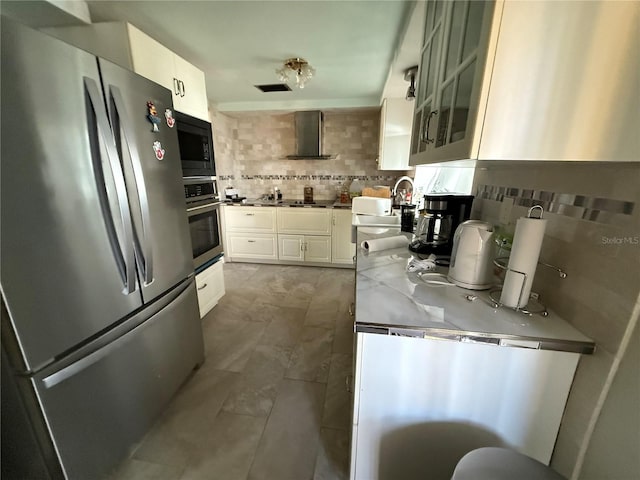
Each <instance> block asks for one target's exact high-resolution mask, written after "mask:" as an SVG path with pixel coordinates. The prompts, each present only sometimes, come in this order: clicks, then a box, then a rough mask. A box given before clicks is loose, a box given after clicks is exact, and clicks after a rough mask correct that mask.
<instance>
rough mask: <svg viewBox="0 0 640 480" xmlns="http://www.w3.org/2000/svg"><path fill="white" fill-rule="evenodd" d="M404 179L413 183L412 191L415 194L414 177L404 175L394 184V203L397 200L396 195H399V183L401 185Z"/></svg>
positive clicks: (392, 192)
mask: <svg viewBox="0 0 640 480" xmlns="http://www.w3.org/2000/svg"><path fill="white" fill-rule="evenodd" d="M404 180H406V181H407V182H409V183H410V184H411V193H412V194H413V179H412V178H411V177H408V176H406V175H403V176H402V177H400V178H399V179H398V180H396V184H395V185H394V186H393V190H392V191H391V194H392V195H393V202H394V203H395V201H396V196H397V195H398V185H400V183H401V182H403V181H404Z"/></svg>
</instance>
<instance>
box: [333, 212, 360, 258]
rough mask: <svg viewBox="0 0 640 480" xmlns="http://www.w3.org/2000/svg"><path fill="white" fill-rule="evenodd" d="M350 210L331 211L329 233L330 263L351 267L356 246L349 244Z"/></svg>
mask: <svg viewBox="0 0 640 480" xmlns="http://www.w3.org/2000/svg"><path fill="white" fill-rule="evenodd" d="M351 217H352V214H351V210H350V209H344V210H337V209H335V210H333V229H332V231H331V262H332V263H348V264H350V265H353V263H354V261H353V257H354V255H355V254H356V244H355V243H351Z"/></svg>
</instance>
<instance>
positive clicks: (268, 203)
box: [224, 198, 351, 210]
mask: <svg viewBox="0 0 640 480" xmlns="http://www.w3.org/2000/svg"><path fill="white" fill-rule="evenodd" d="M224 204H225V205H232V206H237V207H303V208H345V209H346V208H348V209H349V210H351V203H341V202H340V201H339V200H316V201H315V202H314V203H303V202H302V200H297V199H284V200H262V199H260V198H254V199H247V200H244V201H243V202H231V201H225V202H224Z"/></svg>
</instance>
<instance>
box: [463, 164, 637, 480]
mask: <svg viewBox="0 0 640 480" xmlns="http://www.w3.org/2000/svg"><path fill="white" fill-rule="evenodd" d="M478 185H495V186H504V187H516V188H528V189H535V190H545V191H551V192H557V193H570V194H579V195H587V196H594V197H603V198H611V199H617V200H625V201H630V202H635V208H634V211H633V214H632V215H626V216H624V220H625V221H624V222H618V223H616V224H615V225H611V224H604V223H596V222H592V221H585V220H581V219H575V218H570V217H567V216H563V215H558V214H553V213H548V214H545V217H546V218H547V219H548V220H549V221H548V223H547V230H546V233H545V239H544V242H543V246H542V250H541V254H540V258H541V260H543V261H546V262H548V263H551V264H554V265H558V266H559V267H561V268H562V269H563V270H565V271H566V272H567V273H568V276H567V278H566V279H562V280H561V279H560V278H559V277H558V275H557V274H556V273H554V272H553V271H552V270H549V269H546V268H544V267H538V270H537V272H536V277H535V282H534V291H537V292H539V293H540V294H541V299H542V301H543V303H545V304H546V305H547V306H548V307H549V308H551V309H553V310H555V311H556V312H557V313H558V314H559V315H560V316H561V317H563V318H564V319H565V320H567V321H568V322H570V323H572V324H573V325H574V326H575V327H576V328H578V329H579V330H580V331H582V332H583V333H584V334H585V335H588V336H589V337H591V338H593V339H594V340H595V342H596V344H597V352H596V353H595V354H594V355H588V356H583V357H582V358H581V360H580V364H579V367H578V370H577V372H576V376H575V379H574V383H573V385H572V389H571V393H570V395H569V399H568V402H567V407H566V410H565V415H564V417H563V421H562V425H561V428H560V432H559V435H558V440H557V443H556V447H555V450H554V455H553V458H552V466H553V467H554V468H555V469H556V470H557V471H559V472H560V473H561V474H563V475H565V476H567V477H570V476H571V474H572V472H573V470H574V467H575V465H576V459H577V455H578V452H579V450H580V448H581V446H582V445H583V444H584V443H588V442H589V440H590V439H589V438H587V436H586V435H587V425H588V424H589V421H590V420H591V418H592V416H593V415H597V414H598V413H599V411H598V410H597V409H598V407H597V405H596V402H597V400H598V396H599V395H600V392H601V390H602V388H603V385H604V382H605V380H606V378H607V375H608V374H609V371H610V369H611V368H612V364H613V359H614V357H615V356H616V354H618V349H619V348H620V341H621V339H622V337H623V335H624V333H625V330H626V329H627V326H628V325H629V322H630V319H631V315H632V309H633V306H634V304H635V302H636V300H637V297H638V293H639V292H640V273H638V272H640V188H638V187H639V186H640V165H638V164H620V163H597V164H596V163H582V162H581V163H561V162H524V161H511V162H480V163H479V164H478V168H477V170H476V175H475V178H474V188H473V191H474V192H476V191H477V187H478ZM526 211H527V209H526V208H524V207H514V208H513V210H512V214H511V220H510V225H509V226H507V227H506V228H507V229H508V230H509V229H510V230H511V231H513V228H514V226H515V222H516V220H517V218H518V217H520V216H524V215H526ZM499 212H500V202H496V201H492V200H487V199H484V200H477V201H476V202H475V204H474V217H475V218H481V219H484V220H486V221H489V222H492V223H497V222H498V219H499ZM625 238H626V239H628V240H627V241H624V240H623V241H622V243H619V244H618V243H616V241H617V240H616V239H625ZM611 239H613V240H611ZM634 239H638V243H634Z"/></svg>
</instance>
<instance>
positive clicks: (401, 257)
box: [355, 229, 595, 353]
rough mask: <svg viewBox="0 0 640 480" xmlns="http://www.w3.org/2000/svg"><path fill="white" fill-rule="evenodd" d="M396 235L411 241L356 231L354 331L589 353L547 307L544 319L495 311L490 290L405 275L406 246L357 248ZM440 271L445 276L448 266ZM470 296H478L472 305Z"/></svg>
mask: <svg viewBox="0 0 640 480" xmlns="http://www.w3.org/2000/svg"><path fill="white" fill-rule="evenodd" d="M398 234H402V235H405V236H407V237H408V238H409V240H410V239H411V238H412V234H410V233H404V232H398V230H397V229H396V230H391V229H390V230H389V231H387V232H385V233H381V234H378V235H374V234H366V233H363V232H361V231H360V230H358V244H357V266H356V312H355V329H356V331H357V332H364V333H380V334H385V335H401V336H411V337H420V338H437V339H444V340H453V341H461V342H474V343H486V344H492V345H496V346H514V347H524V348H534V349H541V350H557V351H567V352H576V353H593V351H594V349H595V344H594V343H593V341H592V340H590V339H589V338H588V337H586V336H584V335H583V334H582V333H580V332H579V331H578V330H576V329H575V328H574V327H573V326H572V325H570V324H569V323H568V322H566V321H565V320H563V319H562V318H560V317H559V316H558V315H557V314H556V313H554V312H553V311H552V310H551V309H548V311H549V315H548V316H546V317H544V316H541V315H536V314H534V315H532V316H529V315H525V314H523V313H521V312H516V311H514V310H512V309H509V308H506V307H501V308H494V307H493V306H492V305H491V304H490V300H489V293H488V292H489V291H488V290H485V291H477V290H467V289H464V288H461V287H458V286H442V285H428V284H426V283H425V282H424V281H423V280H422V278H421V277H420V276H419V275H418V274H417V273H409V272H407V271H406V266H407V262H408V260H409V258H410V257H411V255H412V252H410V251H409V250H408V248H407V247H402V248H395V249H389V250H382V251H379V252H367V251H365V250H364V249H363V248H361V247H360V244H361V243H362V241H363V240H371V239H375V238H384V237H389V236H395V235H398ZM438 268H440V270H439V271H440V273H444V274H445V275H446V272H447V268H444V267H438ZM425 278H426V277H425ZM431 278H433V277H431ZM439 279H440V280H443V281H446V278H439ZM468 295H475V296H476V297H477V298H476V299H475V300H473V301H470V300H468V299H467V296H468ZM542 300H544V299H542Z"/></svg>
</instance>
